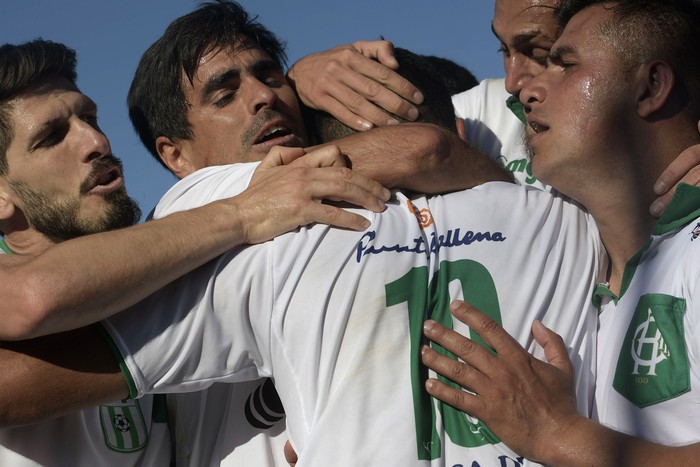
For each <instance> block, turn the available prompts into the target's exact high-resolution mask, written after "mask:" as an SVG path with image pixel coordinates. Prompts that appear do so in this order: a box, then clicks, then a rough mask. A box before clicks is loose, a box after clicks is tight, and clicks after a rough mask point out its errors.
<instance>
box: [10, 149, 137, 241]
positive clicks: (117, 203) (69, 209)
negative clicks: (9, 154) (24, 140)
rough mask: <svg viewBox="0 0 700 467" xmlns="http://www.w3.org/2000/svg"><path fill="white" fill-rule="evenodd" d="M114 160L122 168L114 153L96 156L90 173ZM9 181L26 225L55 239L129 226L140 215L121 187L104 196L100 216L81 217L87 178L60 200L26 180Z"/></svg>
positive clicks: (67, 238) (113, 162) (110, 164)
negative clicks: (73, 193) (75, 193)
mask: <svg viewBox="0 0 700 467" xmlns="http://www.w3.org/2000/svg"><path fill="white" fill-rule="evenodd" d="M115 164H117V165H119V167H120V169H121V161H120V160H119V159H117V158H116V157H114V156H107V157H104V158H102V159H99V160H98V161H96V162H95V163H94V164H93V173H95V172H97V171H98V170H101V169H103V168H104V167H107V166H112V165H115ZM91 175H92V174H91ZM89 179H90V176H89V177H88V180H89ZM9 183H10V187H11V188H12V189H13V190H14V191H15V193H16V194H17V196H18V197H19V199H20V200H21V201H22V204H23V212H24V215H25V217H26V218H27V221H28V222H29V225H31V226H32V227H33V228H34V229H35V230H36V231H38V232H40V233H42V234H44V235H45V236H46V237H48V238H49V239H51V240H53V241H55V242H59V241H63V240H70V239H71V238H76V237H81V236H83V235H89V234H93V233H99V232H104V231H107V230H114V229H119V228H122V227H128V226H131V225H134V224H135V223H137V222H138V221H139V219H140V218H141V209H139V206H138V204H137V203H136V201H134V200H133V199H131V198H129V196H128V195H127V194H126V190H124V189H121V190H118V191H115V192H112V193H109V194H108V195H105V196H104V198H105V201H106V202H107V203H108V206H107V207H106V209H105V211H104V212H103V213H102V215H101V216H99V217H96V218H92V219H80V217H79V211H80V197H81V196H84V194H85V192H87V191H88V190H89V189H88V188H87V181H86V183H84V184H83V185H82V186H81V188H80V195H79V196H75V197H70V198H67V199H60V200H57V199H54V198H52V197H50V196H47V195H45V194H43V193H41V192H39V191H35V190H33V189H32V188H30V187H29V185H27V184H25V183H21V182H14V181H11V180H10V181H9Z"/></svg>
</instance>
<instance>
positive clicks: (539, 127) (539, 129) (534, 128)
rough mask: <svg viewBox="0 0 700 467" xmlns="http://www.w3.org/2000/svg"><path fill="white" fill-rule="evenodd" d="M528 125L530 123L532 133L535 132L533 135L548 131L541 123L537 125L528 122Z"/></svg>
mask: <svg viewBox="0 0 700 467" xmlns="http://www.w3.org/2000/svg"><path fill="white" fill-rule="evenodd" d="M529 123H530V128H531V129H532V131H534V132H535V134H540V133H542V132H543V131H547V130H549V127H548V126H546V125H542V124H541V123H537V122H529Z"/></svg>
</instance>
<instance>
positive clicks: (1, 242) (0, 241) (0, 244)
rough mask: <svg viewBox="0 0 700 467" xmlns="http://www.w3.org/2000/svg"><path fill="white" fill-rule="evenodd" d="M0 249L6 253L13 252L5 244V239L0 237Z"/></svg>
mask: <svg viewBox="0 0 700 467" xmlns="http://www.w3.org/2000/svg"><path fill="white" fill-rule="evenodd" d="M0 250H2V251H4V252H5V253H7V254H8V255H12V254H14V253H15V252H14V251H12V250H11V249H10V247H9V246H7V243H5V239H4V238H3V239H0Z"/></svg>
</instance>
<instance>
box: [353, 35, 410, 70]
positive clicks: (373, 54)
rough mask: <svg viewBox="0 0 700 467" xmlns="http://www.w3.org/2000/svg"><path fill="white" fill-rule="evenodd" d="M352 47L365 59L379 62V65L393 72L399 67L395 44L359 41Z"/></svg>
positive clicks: (383, 41)
mask: <svg viewBox="0 0 700 467" xmlns="http://www.w3.org/2000/svg"><path fill="white" fill-rule="evenodd" d="M352 46H353V47H354V48H355V50H357V51H358V52H360V53H361V54H362V55H364V56H365V57H367V58H373V59H376V60H379V63H381V64H383V65H385V66H388V67H389V68H391V69H392V70H396V69H397V68H398V67H399V62H397V61H396V57H395V56H394V44H392V43H391V42H389V41H385V40H382V41H357V42H354V43H353V44H352Z"/></svg>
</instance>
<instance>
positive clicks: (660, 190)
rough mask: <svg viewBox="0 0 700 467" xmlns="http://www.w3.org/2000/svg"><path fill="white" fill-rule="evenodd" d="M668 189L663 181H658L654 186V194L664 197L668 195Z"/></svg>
mask: <svg viewBox="0 0 700 467" xmlns="http://www.w3.org/2000/svg"><path fill="white" fill-rule="evenodd" d="M667 189H668V186H667V184H666V182H665V181H663V180H657V182H656V183H655V184H654V193H656V194H657V195H662V194H664V193H666V191H667Z"/></svg>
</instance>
